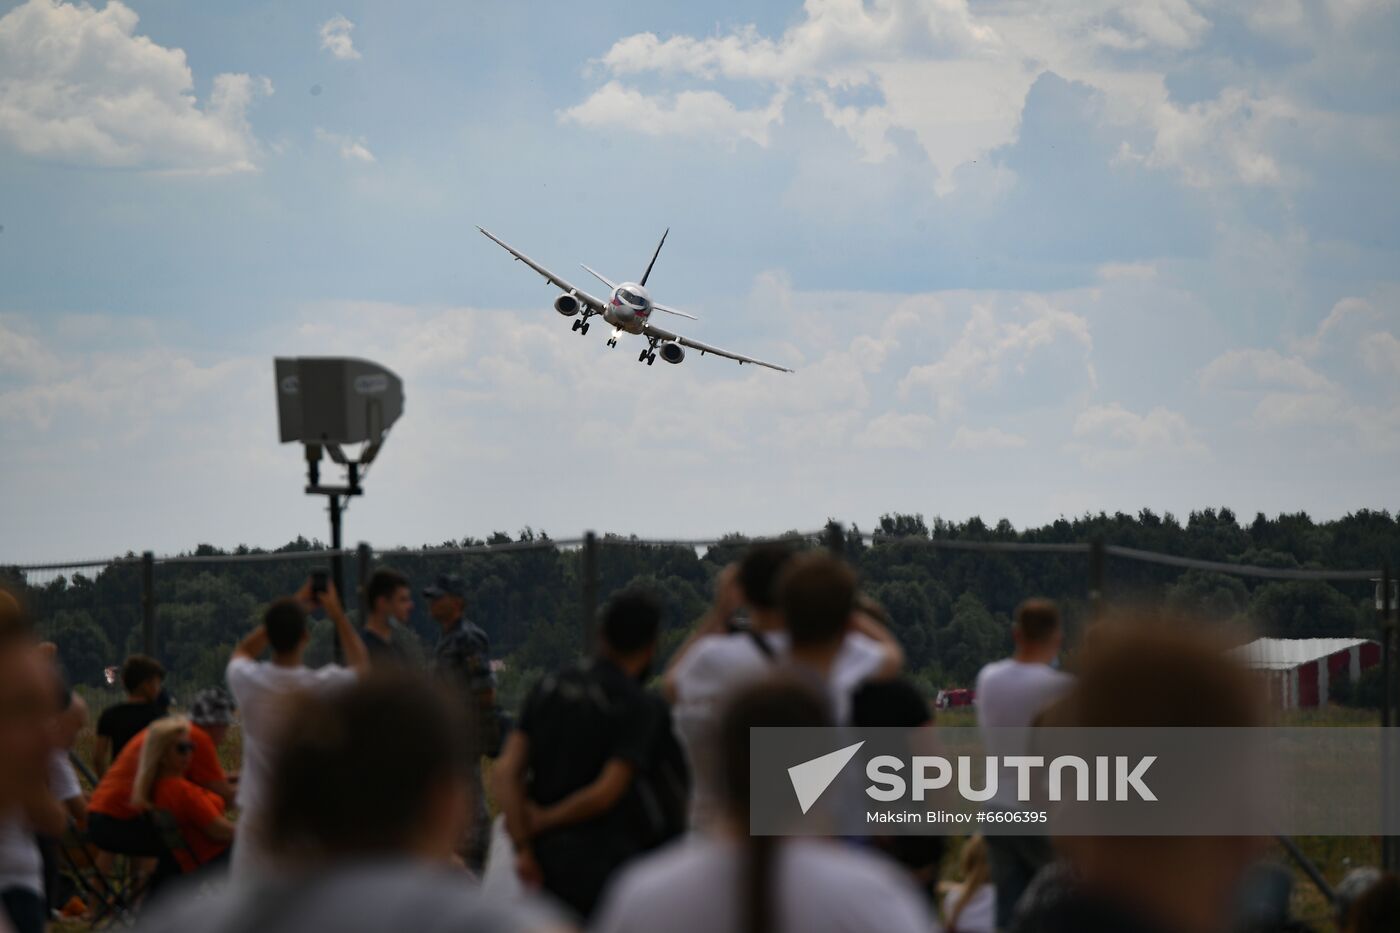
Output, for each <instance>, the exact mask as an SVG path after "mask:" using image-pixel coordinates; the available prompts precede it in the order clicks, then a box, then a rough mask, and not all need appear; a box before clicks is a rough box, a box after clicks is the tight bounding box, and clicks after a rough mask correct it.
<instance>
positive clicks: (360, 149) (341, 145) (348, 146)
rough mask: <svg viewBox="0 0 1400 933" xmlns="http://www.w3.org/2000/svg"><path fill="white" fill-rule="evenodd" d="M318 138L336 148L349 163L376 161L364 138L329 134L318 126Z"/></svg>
mask: <svg viewBox="0 0 1400 933" xmlns="http://www.w3.org/2000/svg"><path fill="white" fill-rule="evenodd" d="M316 138H317V139H319V140H321V141H322V142H325V143H330V144H331V145H332V146H335V147H336V149H337V150H338V151H339V152H340V157H341V158H342V159H345V160H346V161H348V162H373V161H374V153H372V152H370V151H369V144H368V143H367V142H365V138H364V137H363V136H358V137H355V136H342V135H340V134H338V133H330V132H327V131H326V130H323V129H321V127H319V126H318V127H316Z"/></svg>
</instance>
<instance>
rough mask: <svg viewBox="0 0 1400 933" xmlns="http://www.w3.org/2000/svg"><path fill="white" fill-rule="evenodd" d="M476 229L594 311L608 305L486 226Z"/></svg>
mask: <svg viewBox="0 0 1400 933" xmlns="http://www.w3.org/2000/svg"><path fill="white" fill-rule="evenodd" d="M476 229H478V230H480V231H481V232H482V233H484V234H485V235H486V236H487V238H488V239H491V240H493V241H495V242H496V244H497V245H499V246H500V247H501V248H503V249H504V250H505V251H506V252H508V253H510V254H511V255H512V256H514V257H515V258H516V259H518V260H520V261H521V262H523V263H525V265H527V266H529V267H530V268H531V269H534V270H535V271H536V272H538V273H539V274H540V275H542V276H544V277H545V278H546V279H547V280H548V281H549V283H550V284H551V285H553V286H554V287H555V288H560V289H563V290H564V291H566V292H572V293H573V294H575V295H577V296H578V297H579V300H580V301H583V302H586V303H587V304H588V306H589V307H590V308H592V309H593V310H594V311H602V310H603V308H604V307H606V305H605V304H604V302H602V301H601V300H599V299H597V298H594V297H593V296H592V295H590V294H588V292H586V291H584V290H583V289H581V288H575V287H574V286H572V285H570V284H569V283H568V282H566V281H564V280H563V279H562V278H560V277H559V276H557V275H555V274H554V273H553V272H550V271H549V270H548V269H546V268H545V267H544V266H542V265H540V264H539V263H537V262H535V261H534V260H533V259H531V258H530V257H529V256H526V255H525V254H524V253H522V252H520V251H519V250H517V249H515V247H513V246H511V245H510V244H509V243H506V242H505V241H503V240H501V239H499V238H498V237H497V236H496V235H495V234H494V233H492V232H491V231H490V230H487V229H486V228H485V227H477V228H476Z"/></svg>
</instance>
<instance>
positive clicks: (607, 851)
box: [0, 544, 1400, 933]
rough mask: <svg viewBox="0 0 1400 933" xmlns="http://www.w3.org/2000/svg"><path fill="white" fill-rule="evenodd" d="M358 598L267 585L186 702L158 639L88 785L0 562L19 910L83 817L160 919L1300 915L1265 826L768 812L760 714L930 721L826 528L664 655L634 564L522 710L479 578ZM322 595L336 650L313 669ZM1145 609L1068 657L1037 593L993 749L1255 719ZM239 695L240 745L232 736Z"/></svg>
mask: <svg viewBox="0 0 1400 933" xmlns="http://www.w3.org/2000/svg"><path fill="white" fill-rule="evenodd" d="M363 595H364V603H365V606H366V607H367V611H366V615H365V618H364V619H362V620H361V625H360V626H359V627H357V626H355V625H354V624H352V622H351V621H350V619H349V617H348V616H347V614H346V612H345V610H344V608H343V607H342V605H341V601H340V596H339V594H338V593H337V592H336V590H335V588H334V586H331V585H328V584H324V583H323V582H320V581H308V582H307V584H306V585H305V586H303V588H302V589H301V590H300V591H299V592H297V593H296V594H294V595H292V596H290V597H287V598H285V599H281V600H278V601H276V602H274V603H272V604H271V605H270V606H268V607H267V608H266V610H265V611H264V613H263V616H262V621H261V623H260V624H259V625H258V626H257V627H256V628H255V629H254V630H253V631H252V632H250V633H249V634H248V636H247V637H246V638H244V639H243V640H242V641H241V642H240V643H239V644H238V646H237V647H236V648H235V649H234V651H233V653H232V656H231V657H230V659H229V662H228V665H227V669H226V681H227V689H225V688H224V686H223V685H218V686H210V687H208V688H207V689H205V690H203V691H201V692H199V693H198V694H197V695H196V696H195V697H194V698H193V700H192V702H190V703H189V704H188V705H187V706H181V705H179V704H175V703H173V701H172V700H171V698H170V697H169V695H168V693H166V691H165V689H164V681H165V676H166V672H165V671H164V669H163V668H162V667H161V665H160V664H159V662H157V661H155V660H154V659H151V658H147V657H143V656H139V655H137V656H132V657H131V658H129V659H128V660H127V662H126V663H125V664H124V665H123V667H122V671H121V680H122V688H123V691H124V694H125V696H124V699H123V701H122V702H119V703H117V704H114V705H112V706H110V707H108V708H107V709H106V710H105V711H103V713H102V714H101V716H99V717H98V721H97V725H96V733H97V740H96V743H95V749H94V751H93V754H92V766H93V771H94V773H95V775H96V777H97V781H96V786H95V787H94V788H93V789H92V792H91V793H90V794H88V793H85V792H84V791H83V789H82V786H81V784H80V782H79V780H78V776H77V774H76V773H75V771H74V768H73V764H72V756H73V750H74V746H75V742H76V739H77V736H78V734H79V733H80V732H81V731H82V730H83V729H84V728H86V725H87V718H88V711H87V706H86V703H85V702H84V701H83V699H82V697H80V696H78V695H77V694H75V693H74V692H73V691H72V690H71V689H69V688H68V687H67V686H66V685H65V684H64V683H63V680H62V676H61V673H60V671H59V670H58V666H57V664H56V663H55V661H54V652H53V650H52V646H45V645H42V644H40V643H38V642H37V641H36V640H35V638H34V636H33V634H32V632H31V630H30V628H29V625H28V620H27V618H26V616H25V612H24V610H23V607H22V606H21V605H20V603H19V602H18V601H17V600H16V599H15V598H14V597H13V596H12V595H11V594H9V593H8V592H5V591H3V590H0V902H2V903H3V908H4V909H3V913H0V933H8V929H10V928H12V929H13V930H15V931H18V933H40V931H42V930H44V929H45V928H46V924H47V922H48V920H49V918H50V915H51V912H52V911H53V910H54V909H55V908H57V907H58V906H60V905H58V904H56V903H54V894H55V891H56V888H55V882H54V880H53V878H54V872H53V871H52V870H50V871H47V872H46V870H45V865H46V859H47V861H48V863H50V864H51V863H52V862H53V860H54V854H53V850H54V849H55V847H57V846H59V845H63V846H67V845H73V844H78V845H87V846H91V847H94V848H96V849H97V850H100V852H101V853H102V855H101V856H100V857H99V860H98V863H97V864H98V868H99V870H100V871H103V872H109V871H118V870H120V871H125V872H127V873H131V874H135V875H136V876H137V877H138V878H139V879H140V881H141V883H142V885H144V889H145V890H147V891H149V892H152V893H150V894H149V896H148V897H147V898H146V903H145V905H144V907H143V908H142V912H141V916H140V921H139V922H140V925H141V928H142V929H145V930H149V931H155V933H165V931H178V930H190V929H211V930H220V931H229V933H238V931H249V933H252V931H272V933H277V931H283V930H286V931H292V930H303V929H336V930H344V931H351V933H354V931H361V930H363V931H370V930H397V929H404V930H415V931H439V930H441V931H449V930H453V931H455V930H483V931H498V930H499V931H516V930H520V931H524V930H532V931H552V930H568V929H574V928H578V927H587V928H589V929H596V930H604V931H618V933H622V931H652V930H674V931H678V933H688V931H692V930H693V931H697V933H698V931H709V930H738V931H744V933H760V931H805V930H839V931H864V930H871V931H875V930H880V931H930V933H931V931H939V930H945V929H946V930H948V931H953V933H993V931H1008V930H1009V931H1016V933H1071V931H1074V933H1098V931H1104V933H1107V931H1115V933H1230V931H1234V930H1245V929H1249V930H1260V931H1263V930H1273V931H1278V933H1282V931H1284V930H1297V929H1305V928H1303V927H1300V926H1298V925H1297V924H1296V923H1294V922H1293V921H1290V920H1289V919H1288V917H1287V910H1286V906H1287V905H1286V898H1285V899H1284V902H1283V903H1282V904H1281V905H1280V910H1279V911H1278V912H1277V915H1276V916H1271V917H1267V918H1261V917H1260V916H1246V915H1244V914H1243V913H1242V912H1241V910H1240V907H1239V904H1240V902H1241V896H1240V895H1241V892H1242V891H1243V890H1244V889H1245V888H1246V887H1247V886H1248V885H1249V884H1250V878H1251V873H1252V872H1254V871H1255V870H1256V869H1257V868H1258V867H1259V865H1260V863H1261V860H1262V859H1263V858H1264V857H1265V854H1266V853H1265V852H1264V846H1263V845H1262V844H1261V843H1260V841H1259V840H1257V839H1253V838H1249V837H1237V836H1219V837H1187V836H1179V837H1178V836H1169V837H1160V836H1154V837H1120V836H1104V837H1088V836H1069V837H1064V838H1053V839H1052V838H1051V837H1048V836H1046V835H1024V836H1011V835H1005V834H999V833H998V834H990V835H988V836H986V837H985V838H984V837H983V836H980V835H974V836H971V837H969V838H966V839H963V840H960V841H959V840H953V839H945V838H944V837H941V836H934V835H928V836H919V835H913V836H911V835H881V834H878V833H876V834H872V832H871V829H870V828H868V827H865V826H858V825H847V823H845V822H842V821H840V820H838V821H837V822H836V824H835V825H833V827H832V832H831V833H830V834H829V835H827V836H824V837H815V836H778V835H769V834H755V833H753V832H751V831H750V827H751V820H752V819H753V817H754V814H755V812H756V809H755V808H757V807H759V806H760V804H759V803H758V801H757V800H756V799H755V797H754V788H753V786H752V780H751V777H752V775H751V757H752V754H753V748H752V745H751V730H753V729H755V728H761V727H776V726H786V727H828V728H865V727H897V728H900V729H903V730H912V731H911V732H910V734H911V735H913V734H923V735H926V736H934V735H936V728H937V727H936V724H935V721H934V714H933V710H932V708H931V707H930V705H929V703H928V700H927V698H926V697H925V696H924V695H923V694H922V693H921V691H920V690H919V688H918V687H917V686H916V685H915V684H914V682H913V681H911V680H910V679H908V678H907V677H906V676H905V672H904V671H903V667H904V653H903V651H902V650H901V647H900V645H899V643H898V641H897V640H896V639H895V638H894V637H893V636H892V635H891V633H890V627H889V625H888V624H887V622H888V620H887V619H885V618H884V612H883V610H882V609H881V607H879V606H878V605H875V604H874V603H872V602H871V601H869V600H868V599H866V598H865V597H864V596H863V595H862V594H861V592H860V587H859V581H858V580H857V578H856V576H855V574H854V572H853V571H852V570H851V569H850V567H849V566H848V565H846V564H845V563H844V562H843V561H841V560H840V559H839V558H837V557H833V556H830V555H828V554H826V553H825V552H806V553H803V552H798V551H796V550H794V549H792V548H791V547H789V546H787V545H783V544H760V545H756V546H754V547H753V548H751V549H750V551H749V552H748V553H747V554H746V555H745V556H744V558H743V559H742V560H740V561H739V562H737V563H736V564H734V565H731V566H728V567H725V568H724V569H723V570H722V571H721V572H720V573H719V575H718V578H717V580H716V586H715V598H714V602H713V605H712V606H711V608H710V609H709V611H708V612H707V613H706V615H705V617H704V618H703V619H702V620H701V621H700V622H699V624H698V625H697V626H696V627H695V629H694V631H692V632H690V633H689V634H688V637H686V638H685V639H684V641H683V642H682V643H681V644H680V646H679V647H678V648H677V649H676V650H675V651H674V652H673V653H672V655H671V657H670V658H669V661H668V663H667V665H666V668H665V670H663V671H660V672H657V671H656V670H655V668H656V662H657V660H658V656H659V642H660V636H661V633H662V632H663V630H664V628H665V625H666V623H667V621H668V620H666V619H664V618H663V610H662V603H661V602H660V601H659V600H658V598H657V594H652V593H648V592H644V591H641V590H626V591H623V592H619V593H616V594H614V595H613V597H612V598H611V599H610V600H609V601H608V602H607V604H606V605H605V606H604V607H603V608H602V609H601V611H600V612H599V617H598V625H597V631H596V637H595V650H594V653H593V656H592V657H591V658H589V659H588V660H587V661H585V662H583V663H580V664H576V665H571V666H568V667H566V668H564V669H561V670H558V671H552V672H549V673H547V674H546V675H545V676H543V677H542V678H541V679H540V680H539V681H538V682H537V683H535V684H534V685H533V686H532V687H531V688H530V689H529V691H528V694H527V695H526V697H525V699H524V701H523V703H522V704H521V707H520V709H519V710H518V711H513V712H516V715H515V716H514V718H513V720H512V717H510V716H509V715H507V712H506V711H503V710H502V709H500V706H499V703H498V699H497V695H496V683H495V675H494V673H493V667H492V664H491V656H490V642H489V639H488V638H487V636H486V634H485V632H484V631H483V629H482V628H481V627H479V626H478V625H476V624H475V623H474V622H473V621H471V620H470V618H469V615H468V608H469V604H470V600H471V594H470V593H469V592H468V591H467V590H466V588H465V586H464V585H463V581H462V579H461V578H460V577H456V576H453V575H450V574H449V575H442V576H439V577H437V578H436V579H434V580H432V581H431V582H429V584H428V585H427V586H425V587H424V588H423V589H422V590H421V595H422V597H423V599H424V600H425V602H426V607H427V610H428V615H429V617H430V618H431V619H432V620H433V621H434V622H435V623H436V624H437V626H438V628H439V630H440V634H439V639H438V642H437V644H436V646H435V648H434V649H433V651H432V652H431V654H430V656H429V657H428V658H427V659H419V658H418V657H417V655H416V653H415V652H414V651H411V650H409V648H408V643H407V642H408V640H407V639H406V638H405V637H404V633H403V628H402V627H403V625H404V624H405V623H406V622H407V620H408V618H409V615H410V613H411V611H412V609H413V602H414V588H413V585H412V583H411V581H409V580H408V579H407V578H406V577H404V576H403V575H401V574H399V573H396V572H395V571H392V570H389V569H387V568H383V569H380V570H378V571H377V572H375V573H374V574H373V575H372V576H371V577H370V578H369V579H368V580H367V581H366V582H365V586H364V594H363ZM314 613H321V614H324V615H325V616H326V617H327V618H328V619H329V620H330V621H331V623H332V625H333V626H334V630H335V634H336V638H337V643H338V646H339V657H340V658H341V659H342V661H341V662H340V663H333V664H328V665H325V666H323V667H320V668H310V667H308V666H307V665H306V663H305V660H306V658H305V655H306V650H307V646H308V643H309V637H310V636H309V618H310V616H311V615H312V614H314ZM670 621H673V622H674V621H676V620H670ZM1131 621H1132V624H1131V625H1121V626H1114V625H1112V624H1111V623H1104V624H1103V627H1102V628H1101V629H1096V630H1095V633H1094V637H1093V638H1092V639H1086V640H1082V643H1081V644H1079V645H1078V646H1076V652H1075V657H1074V664H1073V665H1072V670H1068V669H1067V670H1062V669H1061V667H1060V661H1061V658H1062V656H1063V654H1064V650H1063V649H1064V627H1063V624H1062V622H1061V619H1060V614H1059V611H1058V609H1057V607H1056V606H1055V605H1054V604H1053V603H1050V602H1048V601H1045V600H1037V599H1031V600H1027V601H1026V602H1025V603H1023V604H1022V606H1021V607H1020V609H1019V610H1018V611H1017V613H1016V616H1015V618H1014V620H1013V623H1012V627H1011V632H1010V641H1011V642H1012V644H1013V650H1012V653H1011V655H1010V656H1009V657H1007V658H1005V659H1003V660H999V661H995V662H993V663H991V664H988V665H987V666H986V667H985V668H983V670H982V672H981V673H980V674H979V676H978V678H977V683H976V698H977V701H976V712H977V721H978V725H979V726H980V727H981V728H982V729H983V730H984V736H985V739H986V745H987V752H988V754H995V755H999V756H1010V755H1018V754H1025V753H1026V752H1027V751H1028V749H1027V747H1026V745H1025V742H1026V741H1029V739H1028V738H1027V739H1024V740H1023V739H1022V738H1021V737H1020V736H1022V735H1025V736H1029V730H1030V727H1033V726H1076V727H1158V726H1196V727H1221V726H1232V727H1237V726H1254V725H1258V724H1261V723H1262V722H1263V721H1264V720H1263V713H1262V706H1261V705H1260V697H1259V696H1258V694H1257V691H1256V689H1255V688H1256V684H1255V682H1254V681H1253V680H1251V679H1250V678H1249V677H1248V676H1247V675H1246V674H1245V672H1244V671H1242V670H1241V669H1239V668H1237V667H1236V666H1235V664H1234V662H1233V661H1231V660H1230V659H1229V656H1228V655H1226V654H1225V653H1223V652H1221V651H1220V650H1218V646H1216V645H1215V644H1214V643H1212V642H1211V641H1209V640H1208V639H1206V638H1204V637H1201V636H1200V635H1199V634H1198V633H1196V632H1195V631H1194V630H1193V629H1191V628H1190V627H1189V626H1188V627H1183V626H1181V625H1177V624H1167V623H1166V622H1164V621H1163V620H1158V619H1155V618H1152V617H1150V616H1148V615H1145V614H1141V613H1139V614H1137V615H1136V616H1135V617H1134V618H1133V619H1132V620H1131ZM424 668H426V670H425V669H424ZM425 674H427V675H429V676H424V675H425ZM235 725H237V727H238V728H239V730H240V735H241V758H240V765H239V769H238V771H237V773H230V772H228V771H226V769H225V768H224V767H223V765H222V764H221V763H220V753H219V750H220V747H221V745H223V743H224V742H225V740H226V737H227V736H228V735H229V733H230V731H231V729H232V727H234V726H235ZM484 761H489V764H483V762H484ZM999 785H1000V786H1001V787H1002V788H1006V787H1011V786H1014V781H1006V780H1003V781H1001V782H999ZM488 787H489V794H488ZM838 794H839V792H838ZM1021 805H1022V804H1020V803H1019V802H1018V801H1017V800H1016V798H1015V796H1014V795H1010V796H1008V795H1006V794H999V795H998V796H996V797H994V798H993V799H992V800H990V801H989V802H988V803H987V804H986V806H987V807H989V808H993V809H996V808H1000V809H1015V808H1017V807H1019V806H1021ZM492 809H494V810H495V811H496V813H497V815H496V817H495V820H494V823H493V821H492V819H491V817H490V813H491V811H492ZM838 810H839V807H838ZM56 840H61V842H56ZM952 843H956V851H953V849H952V846H951V844H952ZM46 847H47V848H46ZM118 857H119V858H121V859H122V862H123V864H122V865H121V866H120V868H118V867H115V866H114V865H113V859H114V858H118ZM482 879H484V880H482ZM98 906H100V905H90V907H92V908H96V907H98ZM1336 906H1337V921H1336V922H1337V929H1338V930H1341V931H1345V933H1376V931H1380V930H1391V931H1393V930H1396V929H1400V878H1397V876H1395V875H1385V874H1382V873H1380V872H1378V871H1373V872H1371V873H1369V874H1366V875H1364V877H1363V876H1361V875H1353V876H1352V877H1350V878H1348V879H1347V883H1345V884H1343V885H1342V886H1341V888H1340V893H1339V897H1338V899H1337V902H1336Z"/></svg>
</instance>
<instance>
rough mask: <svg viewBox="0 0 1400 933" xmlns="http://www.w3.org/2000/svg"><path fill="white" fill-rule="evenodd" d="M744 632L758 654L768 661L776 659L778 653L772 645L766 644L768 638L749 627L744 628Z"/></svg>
mask: <svg viewBox="0 0 1400 933" xmlns="http://www.w3.org/2000/svg"><path fill="white" fill-rule="evenodd" d="M744 633H745V634H746V635H748V636H749V640H750V641H752V642H753V646H754V647H755V648H757V649H758V652H759V654H761V655H763V656H764V657H765V658H767V659H768V661H769V662H770V663H772V662H776V661H777V660H778V653H777V652H776V651H774V650H773V646H772V645H770V644H768V639H766V638H764V637H763V636H762V635H760V634H759V633H758V632H755V631H754V630H753V629H751V628H746V629H744Z"/></svg>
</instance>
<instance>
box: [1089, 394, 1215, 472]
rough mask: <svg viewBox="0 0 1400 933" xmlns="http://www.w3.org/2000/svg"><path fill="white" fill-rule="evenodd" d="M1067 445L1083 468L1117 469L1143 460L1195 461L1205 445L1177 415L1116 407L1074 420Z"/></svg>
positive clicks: (1093, 409) (1099, 407)
mask: <svg viewBox="0 0 1400 933" xmlns="http://www.w3.org/2000/svg"><path fill="white" fill-rule="evenodd" d="M1074 438H1075V441H1074V443H1073V444H1071V445H1070V447H1071V449H1073V450H1075V451H1077V452H1078V453H1079V455H1080V458H1081V459H1082V460H1083V462H1084V465H1085V466H1088V467H1091V468H1100V467H1121V466H1126V465H1129V464H1132V463H1135V462H1138V461H1141V460H1143V459H1145V458H1147V457H1170V458H1173V459H1175V458H1179V457H1199V456H1201V455H1203V454H1205V452H1206V448H1205V445H1204V444H1202V443H1201V441H1200V440H1199V439H1198V438H1197V437H1196V434H1195V432H1194V431H1193V430H1192V429H1191V426H1190V425H1189V424H1188V423H1187V421H1186V418H1185V417H1183V416H1182V415H1181V414H1180V413H1179V412H1175V411H1170V410H1168V409H1166V408H1162V407H1160V406H1159V407H1156V408H1153V409H1152V410H1150V411H1148V412H1147V413H1146V414H1142V415H1140V414H1137V413H1136V412H1132V411H1129V410H1128V409H1126V408H1124V407H1123V406H1122V405H1119V404H1117V403H1114V404H1109V405H1094V406H1091V407H1090V408H1086V409H1085V410H1084V411H1082V412H1080V414H1079V416H1078V417H1077V418H1075V419H1074Z"/></svg>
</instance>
